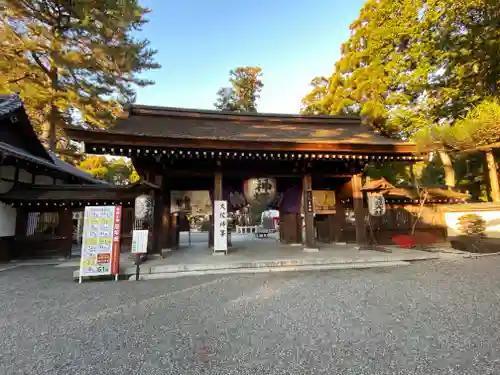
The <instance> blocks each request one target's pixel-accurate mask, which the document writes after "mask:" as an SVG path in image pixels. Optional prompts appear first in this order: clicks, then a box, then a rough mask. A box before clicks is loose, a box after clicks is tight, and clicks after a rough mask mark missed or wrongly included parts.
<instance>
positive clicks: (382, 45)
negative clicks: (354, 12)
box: [303, 0, 500, 139]
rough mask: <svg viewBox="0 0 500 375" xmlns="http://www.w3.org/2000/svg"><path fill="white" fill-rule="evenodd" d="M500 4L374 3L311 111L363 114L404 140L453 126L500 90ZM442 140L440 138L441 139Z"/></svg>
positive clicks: (316, 86)
mask: <svg viewBox="0 0 500 375" xmlns="http://www.w3.org/2000/svg"><path fill="white" fill-rule="evenodd" d="M499 18H500V2H497V1H486V0H462V1H455V0H401V1H397V2H396V1H392V0H368V1H366V3H365V5H364V7H363V8H362V9H361V11H360V15H359V17H358V19H357V20H356V21H354V22H353V23H352V24H351V36H350V38H349V40H348V41H347V42H346V43H344V44H343V45H342V48H341V58H340V60H339V61H337V63H336V64H335V72H334V73H333V75H332V76H331V77H329V78H328V80H323V79H321V80H316V81H313V90H312V92H311V93H310V94H309V95H308V96H306V97H305V98H304V102H303V104H304V109H303V112H304V113H316V114H343V113H359V114H360V115H362V116H366V117H368V118H369V120H370V123H371V125H372V126H373V127H374V128H375V129H377V130H379V131H380V132H381V133H384V134H388V135H392V136H396V137H399V138H402V139H407V138H409V137H410V136H411V135H412V134H413V133H414V132H415V130H418V129H421V128H425V127H428V126H430V124H441V125H443V124H453V123H454V121H455V120H457V119H459V118H461V116H465V115H466V113H467V112H468V111H469V110H470V108H471V107H472V106H473V105H475V104H477V103H479V102H480V101H481V100H482V99H483V98H484V97H487V96H498V92H499V90H500V81H499V80H498V77H500V54H498V51H499V50H500V34H499V33H498V19H499ZM438 138H439V137H438Z"/></svg>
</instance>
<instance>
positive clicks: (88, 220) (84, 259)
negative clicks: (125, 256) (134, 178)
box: [80, 206, 122, 280]
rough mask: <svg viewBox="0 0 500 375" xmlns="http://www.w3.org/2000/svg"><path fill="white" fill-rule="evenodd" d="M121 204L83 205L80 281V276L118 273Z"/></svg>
mask: <svg viewBox="0 0 500 375" xmlns="http://www.w3.org/2000/svg"><path fill="white" fill-rule="evenodd" d="M121 215H122V208H121V206H96V207H85V213H84V224H83V236H82V254H81V259H80V280H81V277H83V276H101V275H118V272H119V257H120V233H121V228H120V226H121Z"/></svg>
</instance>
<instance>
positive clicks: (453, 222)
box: [444, 211, 500, 238]
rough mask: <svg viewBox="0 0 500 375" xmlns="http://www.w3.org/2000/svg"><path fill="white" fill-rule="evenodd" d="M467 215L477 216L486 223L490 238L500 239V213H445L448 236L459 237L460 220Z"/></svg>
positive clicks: (487, 233)
mask: <svg viewBox="0 0 500 375" xmlns="http://www.w3.org/2000/svg"><path fill="white" fill-rule="evenodd" d="M467 214H476V215H479V216H481V217H482V218H483V219H484V221H486V232H485V234H486V235H487V236H488V237H492V238H500V211H475V212H474V211H467V212H465V211H464V212H445V213H444V219H445V222H446V226H447V227H448V236H450V237H454V236H459V235H460V231H459V229H458V218H459V217H461V216H464V215H467Z"/></svg>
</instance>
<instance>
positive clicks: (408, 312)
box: [0, 257, 500, 375]
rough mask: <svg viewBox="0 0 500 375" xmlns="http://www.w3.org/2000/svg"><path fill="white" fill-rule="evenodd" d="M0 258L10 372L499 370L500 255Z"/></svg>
mask: <svg viewBox="0 0 500 375" xmlns="http://www.w3.org/2000/svg"><path fill="white" fill-rule="evenodd" d="M70 272H71V271H70V270H69V269H65V268H54V267H52V266H44V267H41V266H39V267H19V268H14V269H10V270H6V271H3V272H0V295H1V299H0V338H1V343H2V346H1V348H2V350H1V351H0V374H2V375H8V374H37V375H41V374H64V375H67V374H79V375H80V374H81V375H85V374H92V375H96V374H134V375H141V374H147V375H154V374H162V375H163V374H181V375H183V374H218V375H219V374H266V375H267V374H294V375H296V374H315V375H316V374H370V375H374V374H433V375H437V374H481V375H484V374H499V373H500V353H499V351H500V342H499V337H500V336H499V333H500V319H499V318H500V312H499V306H500V305H499V302H500V257H487V258H482V259H477V260H472V259H467V260H460V261H443V260H441V261H432V262H421V263H416V264H412V265H411V266H409V267H402V268H392V269H383V270H382V269H380V270H376V269H372V270H351V271H331V272H305V273H280V274H276V273H273V274H257V275H243V276H227V277H224V276H217V277H199V278H197V277H188V278H182V279H170V280H154V281H146V282H126V281H121V282H117V283H115V282H112V281H106V282H88V283H84V284H82V285H78V284H77V283H74V282H72V281H70Z"/></svg>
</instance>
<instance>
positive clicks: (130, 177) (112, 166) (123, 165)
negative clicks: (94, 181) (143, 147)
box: [77, 155, 139, 185]
mask: <svg viewBox="0 0 500 375" xmlns="http://www.w3.org/2000/svg"><path fill="white" fill-rule="evenodd" d="M77 166H78V168H80V169H82V170H84V171H85V172H88V173H90V174H91V175H93V176H94V177H96V178H99V179H101V180H105V181H107V182H110V183H113V184H115V185H127V184H130V183H135V182H138V181H139V175H138V174H137V172H136V170H135V169H134V167H133V165H132V163H131V162H130V160H128V161H127V160H125V159H123V158H120V159H107V158H106V157H105V156H96V155H90V156H87V157H86V158H85V159H84V160H83V161H81V162H80V163H79V164H78V165H77Z"/></svg>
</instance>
